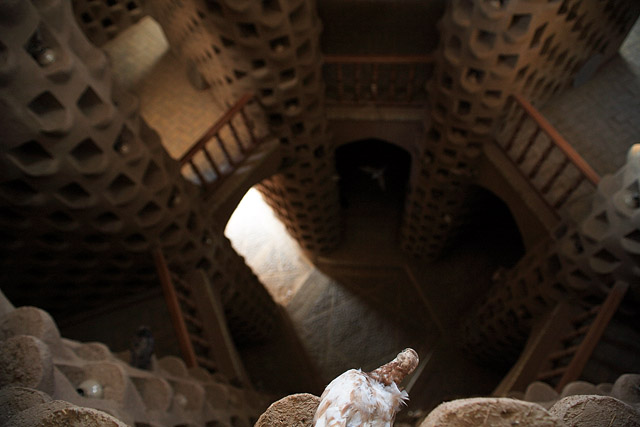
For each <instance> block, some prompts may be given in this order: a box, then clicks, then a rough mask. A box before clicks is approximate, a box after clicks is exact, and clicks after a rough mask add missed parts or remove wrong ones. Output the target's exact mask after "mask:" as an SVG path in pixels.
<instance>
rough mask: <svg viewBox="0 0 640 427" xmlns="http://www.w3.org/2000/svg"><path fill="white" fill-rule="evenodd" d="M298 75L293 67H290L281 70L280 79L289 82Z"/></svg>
mask: <svg viewBox="0 0 640 427" xmlns="http://www.w3.org/2000/svg"><path fill="white" fill-rule="evenodd" d="M295 77H296V71H295V70H294V69H293V68H288V69H286V70H284V71H281V72H280V81H282V82H283V83H284V82H288V81H290V80H293V79H294V78H295Z"/></svg>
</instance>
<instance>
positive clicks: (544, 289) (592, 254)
mask: <svg viewBox="0 0 640 427" xmlns="http://www.w3.org/2000/svg"><path fill="white" fill-rule="evenodd" d="M638 230H640V145H638V144H636V145H634V146H633V147H632V148H631V149H630V150H629V154H628V157H627V163H626V165H625V166H624V167H623V168H621V169H620V170H619V171H618V172H617V173H616V174H613V175H607V176H605V177H604V178H602V180H601V182H600V184H599V185H598V188H597V191H596V194H595V195H593V196H592V203H591V207H590V211H589V213H588V214H587V216H586V217H585V218H583V219H581V220H580V221H578V222H576V223H570V222H568V221H565V223H563V224H561V225H560V227H559V228H558V230H557V232H556V233H555V235H554V236H553V238H549V239H546V240H544V241H543V242H541V243H540V245H539V246H537V247H535V248H533V249H532V250H531V251H530V252H529V253H528V254H527V255H526V256H525V257H524V258H523V259H522V260H521V261H520V262H519V263H518V264H517V265H516V266H515V267H514V268H513V269H511V270H510V271H508V272H506V274H505V275H504V277H502V278H501V279H500V281H498V282H497V283H496V284H495V285H494V287H493V288H492V289H491V291H490V292H489V294H488V296H487V298H486V300H484V301H483V302H482V303H481V305H480V307H479V308H478V309H477V310H476V311H475V312H474V313H473V314H472V315H471V316H469V318H467V319H466V321H465V322H464V326H463V330H464V332H463V337H464V342H465V345H466V346H467V347H468V348H470V349H473V353H474V354H476V355H477V356H478V357H479V358H481V359H486V360H496V359H498V358H505V359H506V360H509V359H510V358H511V359H512V358H513V357H514V356H517V355H518V352H519V350H520V349H521V345H522V344H523V343H524V341H525V340H526V338H527V336H528V334H529V331H530V328H531V322H532V319H534V318H535V317H536V316H539V315H541V314H543V313H545V312H547V311H549V310H550V309H552V308H553V307H554V306H555V305H556V304H557V303H558V302H559V301H561V300H564V299H568V298H572V299H578V298H584V297H588V296H596V297H597V298H599V299H600V300H602V299H604V296H605V295H606V292H608V291H609V289H611V288H612V287H613V286H614V284H615V283H616V282H617V281H621V282H625V283H628V284H629V286H630V287H629V293H630V294H631V297H632V298H634V299H636V300H637V298H638V297H639V296H640V273H639V271H640V269H639V267H640V257H638V255H640V233H639V232H638Z"/></svg>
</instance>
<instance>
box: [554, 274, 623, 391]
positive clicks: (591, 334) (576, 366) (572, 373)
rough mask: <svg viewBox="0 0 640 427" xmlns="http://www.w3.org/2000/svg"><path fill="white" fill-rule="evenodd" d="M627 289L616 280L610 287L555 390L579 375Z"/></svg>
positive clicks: (558, 389) (560, 388)
mask: <svg viewBox="0 0 640 427" xmlns="http://www.w3.org/2000/svg"><path fill="white" fill-rule="evenodd" d="M627 289H629V285H628V284H627V283H625V282H616V284H615V285H614V286H613V288H611V290H610V291H609V294H608V295H607V298H606V299H605V300H604V302H603V303H602V306H601V307H600V310H599V311H598V314H597V316H596V318H595V319H594V321H593V323H592V324H591V325H590V326H589V331H588V332H587V334H586V336H585V337H584V340H583V341H582V343H580V346H579V348H578V350H577V351H576V354H575V355H574V356H573V359H571V362H570V363H569V365H568V366H567V368H566V371H565V372H564V374H563V375H562V378H560V381H559V382H558V384H557V385H556V391H558V392H561V391H562V389H563V388H564V386H565V385H567V384H568V383H570V382H571V381H575V380H577V379H578V378H579V377H580V374H581V373H582V371H583V370H584V367H585V366H586V365H587V362H588V361H589V358H590V357H591V354H592V353H593V350H595V348H596V346H597V345H598V342H600V338H602V334H604V331H605V329H607V325H609V322H610V321H611V318H612V317H613V315H614V314H615V313H616V311H617V310H618V306H619V305H620V303H621V302H622V299H623V298H624V296H625V294H626V293H627Z"/></svg>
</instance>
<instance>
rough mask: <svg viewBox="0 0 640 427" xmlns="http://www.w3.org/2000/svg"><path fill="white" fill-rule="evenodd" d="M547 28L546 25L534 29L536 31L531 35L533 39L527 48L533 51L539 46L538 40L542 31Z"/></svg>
mask: <svg viewBox="0 0 640 427" xmlns="http://www.w3.org/2000/svg"><path fill="white" fill-rule="evenodd" d="M546 28H547V23H546V22H545V23H544V24H542V25H540V26H539V27H538V28H536V31H535V32H534V33H533V37H532V38H531V43H530V44H529V48H531V49H534V48H536V47H538V46H540V39H541V38H542V34H543V33H544V30H545V29H546Z"/></svg>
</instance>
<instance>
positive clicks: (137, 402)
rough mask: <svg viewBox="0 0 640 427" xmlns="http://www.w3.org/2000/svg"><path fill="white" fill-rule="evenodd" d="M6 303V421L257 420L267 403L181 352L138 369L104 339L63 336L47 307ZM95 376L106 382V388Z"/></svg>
mask: <svg viewBox="0 0 640 427" xmlns="http://www.w3.org/2000/svg"><path fill="white" fill-rule="evenodd" d="M0 299H4V296H3V295H2V294H1V293H0ZM5 301H6V300H5ZM2 311H3V312H2V313H0V343H1V345H0V360H1V361H2V363H1V365H2V367H3V368H2V369H0V387H1V388H0V402H1V406H2V408H3V411H2V414H1V415H0V422H2V424H3V425H4V424H5V423H7V425H9V424H10V425H25V426H27V425H36V424H38V425H39V424H40V423H46V422H48V423H51V424H47V425H70V424H67V423H72V422H73V421H76V420H77V419H78V418H79V419H81V420H83V422H82V425H113V426H123V425H130V426H133V425H153V426H175V425H185V424H188V425H198V426H204V425H240V426H250V425H253V423H254V422H255V420H256V419H257V417H258V415H259V414H260V412H261V411H262V410H263V409H264V408H265V407H266V402H265V398H264V397H263V396H261V395H259V394H257V393H255V392H253V391H251V390H248V389H240V388H238V387H235V386H232V385H230V384H229V383H228V382H227V381H226V380H225V378H223V377H221V376H220V375H219V374H216V376H212V375H210V374H209V373H208V372H206V371H205V370H203V369H201V368H191V369H187V368H186V367H185V365H184V363H183V362H182V360H181V359H179V358H176V357H173V356H169V357H164V358H162V359H159V360H155V359H154V361H153V367H152V370H151V371H147V370H140V369H136V368H133V367H131V366H129V364H128V363H126V362H125V361H124V359H126V358H127V357H128V355H127V354H123V355H121V356H120V357H122V358H123V359H121V358H120V357H117V356H115V355H114V354H112V353H111V351H110V350H109V349H108V348H107V347H106V346H105V345H104V344H101V343H98V342H90V343H80V342H76V341H71V340H67V339H64V338H61V337H60V334H59V332H58V329H57V327H56V325H55V323H54V322H53V319H52V318H51V317H50V316H49V315H48V314H47V313H46V312H45V311H43V310H40V309H37V308H35V307H19V308H16V309H13V308H12V307H7V306H5V307H3V310H2ZM87 380H90V381H93V383H94V384H95V383H97V384H98V385H99V389H98V392H91V389H90V388H89V385H87V383H86V381H87ZM78 389H82V390H84V395H81V394H80V393H79V392H78V391H77V390H78ZM53 399H55V400H53ZM107 414H108V415H107ZM74 425H75V424H74ZM78 425H79V424H78Z"/></svg>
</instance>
